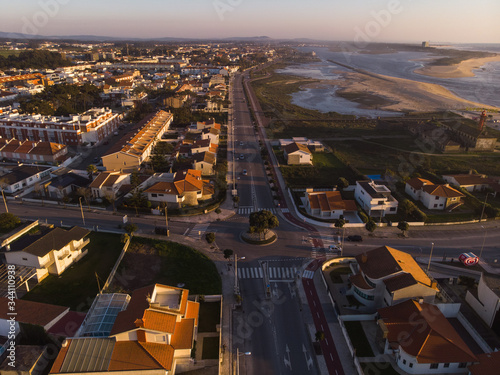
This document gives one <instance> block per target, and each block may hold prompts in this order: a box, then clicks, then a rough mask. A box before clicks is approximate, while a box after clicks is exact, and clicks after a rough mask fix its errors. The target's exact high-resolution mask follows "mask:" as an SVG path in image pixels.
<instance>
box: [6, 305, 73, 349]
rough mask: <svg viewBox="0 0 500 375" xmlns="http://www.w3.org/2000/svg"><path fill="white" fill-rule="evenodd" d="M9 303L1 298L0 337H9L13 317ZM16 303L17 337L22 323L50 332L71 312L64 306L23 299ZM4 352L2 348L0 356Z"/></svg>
mask: <svg viewBox="0 0 500 375" xmlns="http://www.w3.org/2000/svg"><path fill="white" fill-rule="evenodd" d="M9 301H10V300H9V298H7V297H0V337H7V336H8V335H9V329H10V323H9V321H10V320H11V318H12V315H10V314H9V313H12V311H10V310H9V306H11V305H10V304H9V303H8V302H9ZM14 302H15V306H16V311H15V312H16V315H15V317H16V319H15V321H16V323H15V331H16V335H17V334H18V333H19V330H20V323H26V324H33V325H36V326H40V327H43V329H44V330H46V331H48V330H49V329H50V328H51V327H53V326H54V325H55V324H56V323H57V322H58V321H59V320H60V319H61V318H63V317H64V316H65V315H66V314H67V313H68V312H69V307H64V306H56V305H49V304H47V303H40V302H32V301H26V300H22V299H15V300H14ZM7 341H9V340H7ZM3 351H4V350H2V348H1V347H0V356H1V355H2V354H3Z"/></svg>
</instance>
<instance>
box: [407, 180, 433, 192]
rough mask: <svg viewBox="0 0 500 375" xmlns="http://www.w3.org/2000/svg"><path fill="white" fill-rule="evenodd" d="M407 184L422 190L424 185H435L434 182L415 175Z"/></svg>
mask: <svg viewBox="0 0 500 375" xmlns="http://www.w3.org/2000/svg"><path fill="white" fill-rule="evenodd" d="M407 184H408V185H410V186H411V187H412V188H414V189H415V190H420V189H421V188H422V186H424V185H433V183H432V182H430V181H429V180H426V179H423V178H418V177H414V178H412V179H410V180H408V182H407Z"/></svg>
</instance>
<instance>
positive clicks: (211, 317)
mask: <svg viewBox="0 0 500 375" xmlns="http://www.w3.org/2000/svg"><path fill="white" fill-rule="evenodd" d="M219 323H220V302H201V303H200V323H199V324H198V332H217V327H216V326H217V324H219Z"/></svg>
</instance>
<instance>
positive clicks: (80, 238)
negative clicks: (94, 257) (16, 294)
mask: <svg viewBox="0 0 500 375" xmlns="http://www.w3.org/2000/svg"><path fill="white" fill-rule="evenodd" d="M89 233H90V231H88V230H87V229H83V228H80V227H72V228H71V229H68V230H66V229H62V228H59V227H56V228H53V227H52V228H51V227H46V226H40V227H39V230H38V231H37V232H36V233H35V234H26V235H24V236H22V237H20V238H18V239H16V240H14V241H12V242H7V243H6V242H5V241H4V242H3V243H2V246H3V250H2V252H3V253H4V256H5V262H6V263H7V264H14V265H16V266H24V267H32V268H33V269H35V270H36V275H37V280H38V281H41V280H43V279H44V278H45V277H47V276H48V274H51V275H60V274H61V273H63V272H64V270H66V268H68V267H69V266H71V265H72V264H73V263H75V262H77V261H79V260H80V259H81V258H82V257H83V256H84V255H85V254H87V251H86V249H85V246H87V245H88V243H89V242H90V240H89V239H88V238H86V237H87V236H88V234H89Z"/></svg>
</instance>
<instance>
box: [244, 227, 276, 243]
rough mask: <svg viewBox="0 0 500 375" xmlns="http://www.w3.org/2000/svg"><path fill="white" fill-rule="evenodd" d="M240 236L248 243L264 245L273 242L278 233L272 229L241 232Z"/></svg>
mask: <svg viewBox="0 0 500 375" xmlns="http://www.w3.org/2000/svg"><path fill="white" fill-rule="evenodd" d="M240 238H241V239H242V240H243V241H245V242H246V243H248V244H250V245H258V246H265V245H270V244H273V243H275V242H276V241H277V240H278V235H277V234H276V233H275V232H273V231H272V230H268V231H267V232H265V233H249V232H242V233H241V234H240Z"/></svg>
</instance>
